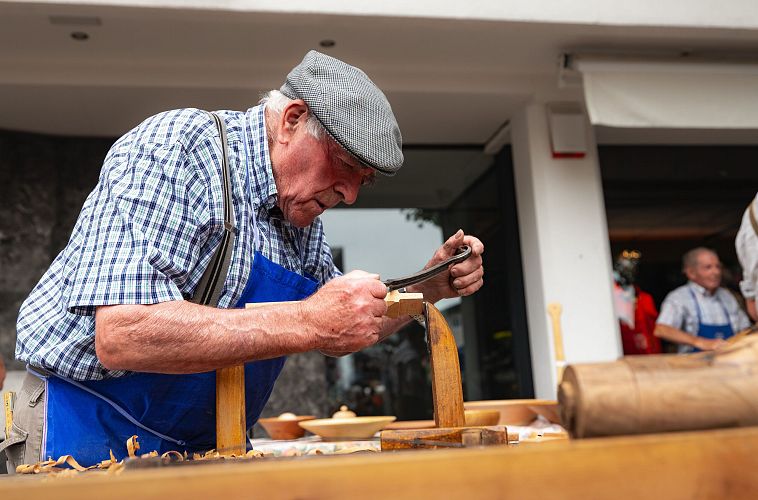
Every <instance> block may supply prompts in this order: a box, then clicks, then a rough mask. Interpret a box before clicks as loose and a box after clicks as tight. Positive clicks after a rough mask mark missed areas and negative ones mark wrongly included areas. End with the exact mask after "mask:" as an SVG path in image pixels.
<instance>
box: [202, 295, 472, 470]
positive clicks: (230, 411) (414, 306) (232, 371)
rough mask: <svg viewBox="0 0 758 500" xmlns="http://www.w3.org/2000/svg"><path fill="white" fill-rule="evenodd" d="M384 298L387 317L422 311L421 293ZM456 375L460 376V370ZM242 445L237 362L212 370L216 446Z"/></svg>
mask: <svg viewBox="0 0 758 500" xmlns="http://www.w3.org/2000/svg"><path fill="white" fill-rule="evenodd" d="M384 300H385V302H386V303H387V313H386V314H385V315H386V316H387V317H390V318H399V317H401V316H408V315H419V314H423V311H424V309H423V308H424V305H423V304H424V296H423V294H420V293H401V292H399V291H392V292H390V293H388V294H387V297H386V298H385V299H384ZM286 303H292V302H264V303H252V304H245V307H246V308H256V307H265V306H270V305H277V304H278V305H281V304H286ZM443 321H444V319H443ZM456 360H457V357H456ZM458 377H459V378H460V373H459V375H458ZM459 385H460V381H459ZM462 411H463V407H462V406H461V412H462ZM246 446H247V429H246V425H245V367H244V365H238V366H231V367H228V368H221V369H219V370H216V449H217V450H218V452H219V453H221V454H222V455H224V456H231V455H236V456H240V455H244V454H245V448H246Z"/></svg>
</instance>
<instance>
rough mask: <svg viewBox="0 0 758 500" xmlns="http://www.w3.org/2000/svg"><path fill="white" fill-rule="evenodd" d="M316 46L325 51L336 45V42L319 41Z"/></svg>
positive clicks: (328, 40)
mask: <svg viewBox="0 0 758 500" xmlns="http://www.w3.org/2000/svg"><path fill="white" fill-rule="evenodd" d="M318 44H319V45H321V46H322V47H324V48H325V49H328V48H330V47H334V46H335V45H337V42H335V41H334V40H330V39H328V38H327V39H326V40H321V41H320V42H319V43H318Z"/></svg>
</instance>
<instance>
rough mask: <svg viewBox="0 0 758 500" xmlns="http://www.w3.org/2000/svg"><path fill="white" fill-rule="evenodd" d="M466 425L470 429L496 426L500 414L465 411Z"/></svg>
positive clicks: (496, 412) (488, 411)
mask: <svg viewBox="0 0 758 500" xmlns="http://www.w3.org/2000/svg"><path fill="white" fill-rule="evenodd" d="M465 413H466V425H468V426H471V427H476V426H481V425H497V423H498V422H499V421H500V412H499V411H498V410H479V409H476V410H468V409H467V410H465Z"/></svg>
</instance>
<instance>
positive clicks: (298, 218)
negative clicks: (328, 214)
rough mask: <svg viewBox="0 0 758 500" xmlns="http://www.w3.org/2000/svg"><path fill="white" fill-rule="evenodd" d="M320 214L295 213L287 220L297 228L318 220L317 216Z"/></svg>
mask: <svg viewBox="0 0 758 500" xmlns="http://www.w3.org/2000/svg"><path fill="white" fill-rule="evenodd" d="M318 216H319V214H314V213H310V214H295V215H293V216H292V217H286V219H287V222H289V223H290V224H292V225H293V226H295V227H297V228H301V229H302V228H304V227H308V226H310V225H311V224H313V221H314V220H316V217H318Z"/></svg>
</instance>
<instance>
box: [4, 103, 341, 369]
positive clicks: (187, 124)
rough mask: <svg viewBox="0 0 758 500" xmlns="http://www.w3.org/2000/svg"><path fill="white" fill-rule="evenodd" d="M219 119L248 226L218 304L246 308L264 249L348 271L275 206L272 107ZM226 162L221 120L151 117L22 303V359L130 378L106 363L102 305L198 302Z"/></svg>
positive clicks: (320, 238)
mask: <svg viewBox="0 0 758 500" xmlns="http://www.w3.org/2000/svg"><path fill="white" fill-rule="evenodd" d="M218 114H219V115H220V116H221V117H222V118H223V119H224V121H225V122H226V127H227V135H228V144H229V169H230V171H231V184H232V203H233V205H234V213H235V217H236V226H237V228H238V230H239V232H238V234H237V237H236V238H235V242H234V249H233V254H232V259H231V265H230V267H229V273H228V275H227V278H226V281H225V283H224V288H223V291H222V294H221V299H220V301H219V307H225V308H228V307H233V306H234V305H235V304H236V303H237V301H238V300H239V297H240V296H241V294H242V292H243V290H244V289H245V285H246V283H247V279H248V276H249V274H250V269H251V267H252V261H253V252H254V250H258V251H260V252H261V253H262V254H263V255H265V256H266V257H267V258H269V259H271V260H272V261H273V262H276V263H277V264H279V265H281V266H283V267H285V268H287V269H289V270H292V271H295V272H297V273H299V274H307V275H309V276H311V277H313V278H315V279H316V280H317V281H319V282H320V283H321V284H323V283H325V282H326V281H328V280H330V279H331V278H333V277H335V276H337V275H339V274H340V273H339V271H338V270H337V269H336V268H335V267H334V264H333V262H332V256H331V252H330V250H329V246H328V245H327V243H326V241H325V239H324V232H323V227H322V225H321V221H320V220H319V219H316V220H315V221H314V222H313V224H311V225H310V226H309V227H306V228H303V229H298V228H296V227H294V226H292V225H290V224H289V223H288V222H286V221H284V220H283V219H282V216H281V212H280V211H279V209H278V208H277V207H276V203H277V189H276V184H275V183H274V177H273V173H272V170H271V161H270V158H269V153H268V143H267V140H266V127H265V124H264V108H263V106H257V107H254V108H251V109H249V110H248V111H247V112H246V113H241V112H235V111H221V112H219V113H218ZM246 118H247V119H246ZM222 154H223V153H222V151H221V145H220V142H219V135H218V131H217V129H216V126H215V124H214V123H213V120H211V118H210V117H209V116H208V114H207V113H205V112H203V111H200V110H197V109H182V110H175V111H168V112H165V113H161V114H158V115H156V116H153V117H150V118H148V119H147V120H145V121H144V122H143V123H141V124H140V125H138V126H137V127H136V128H134V129H133V130H131V131H130V132H128V133H127V134H126V135H124V136H123V137H122V138H121V139H119V140H118V141H117V142H116V143H115V144H114V145H113V147H112V148H111V150H110V151H109V152H108V155H107V156H106V158H105V162H104V164H103V169H102V172H101V173H100V179H99V181H98V183H97V185H96V186H95V189H94V190H93V191H92V193H90V195H89V196H88V197H87V199H86V201H85V202H84V206H83V207H82V211H81V213H80V214H79V219H78V220H77V222H76V225H75V226H74V230H73V233H72V235H71V239H70V240H69V242H68V244H67V245H66V247H65V248H64V249H63V251H62V252H61V253H60V254H59V255H58V256H57V257H56V258H55V260H54V261H53V263H52V264H51V266H50V269H48V271H47V272H46V273H45V274H44V276H42V278H41V279H40V281H39V283H38V284H37V286H35V287H34V289H33V290H32V292H31V294H30V295H29V297H28V298H27V299H26V301H25V302H24V304H23V305H22V306H21V311H20V313H19V317H18V324H17V331H18V340H17V344H16V357H17V358H18V359H20V360H22V361H26V362H27V363H30V364H31V365H34V366H40V367H43V368H47V369H48V370H51V371H54V372H56V373H58V374H60V375H62V376H64V377H69V378H73V379H76V380H98V379H102V378H108V377H118V376H123V375H124V374H126V373H127V372H124V371H110V370H106V369H105V368H104V367H103V365H101V364H100V362H99V361H98V359H97V356H96V354H95V316H94V314H95V308H96V307H97V306H100V305H111V304H155V303H159V302H164V301H169V300H181V299H182V298H183V297H188V296H191V295H192V294H193V292H194V290H195V287H196V286H197V284H198V282H199V281H200V278H201V276H202V274H203V271H204V270H205V268H206V267H207V265H208V263H209V262H210V259H211V257H212V255H213V253H214V252H215V250H216V247H217V246H218V244H219V242H220V241H221V235H222V230H223V188H222V175H221V169H222V163H221V156H222ZM246 158H247V159H249V161H246ZM254 221H255V223H256V226H257V231H258V234H259V235H260V237H259V238H257V242H255V243H254V241H255V238H254V235H255V232H254V230H253V222H254ZM256 245H257V248H254V246H256Z"/></svg>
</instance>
